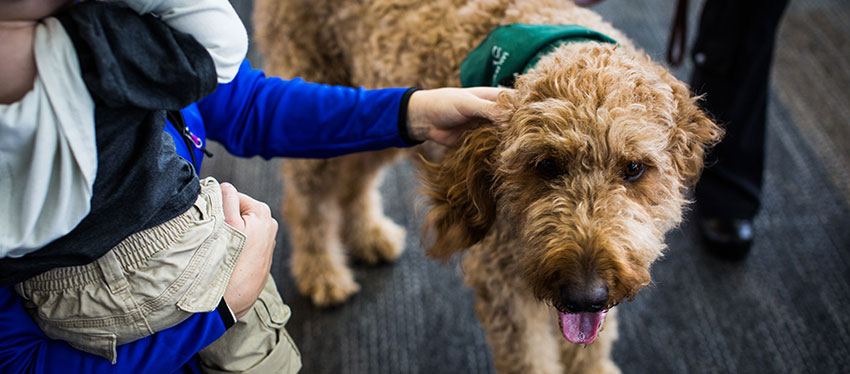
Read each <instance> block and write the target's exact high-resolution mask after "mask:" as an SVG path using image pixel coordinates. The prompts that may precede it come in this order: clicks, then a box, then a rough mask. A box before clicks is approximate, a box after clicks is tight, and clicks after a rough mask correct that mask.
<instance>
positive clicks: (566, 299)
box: [561, 275, 608, 313]
mask: <svg viewBox="0 0 850 374" xmlns="http://www.w3.org/2000/svg"><path fill="white" fill-rule="evenodd" d="M561 302H562V303H563V305H564V307H565V308H567V310H568V311H569V312H571V313H578V312H592V313H595V312H599V311H601V310H602V309H604V308H605V306H606V305H607V304H608V285H607V284H606V283H605V280H604V279H602V277H600V276H598V275H593V276H587V277H584V278H582V279H581V280H580V281H578V282H571V283H567V284H565V285H563V286H561Z"/></svg>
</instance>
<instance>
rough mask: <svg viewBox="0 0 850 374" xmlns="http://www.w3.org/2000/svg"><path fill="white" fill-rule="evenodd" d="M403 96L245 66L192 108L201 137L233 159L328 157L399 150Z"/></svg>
mask: <svg viewBox="0 0 850 374" xmlns="http://www.w3.org/2000/svg"><path fill="white" fill-rule="evenodd" d="M405 91H407V89H406V88H385V89H377V90H366V89H363V88H351V87H341V86H328V85H323V84H317V83H309V82H305V81H304V80H302V79H298V78H296V79H292V80H282V79H279V78H275V77H271V78H266V77H265V75H264V74H263V72H262V71H260V70H254V69H252V68H251V65H250V63H248V61H245V62H243V64H242V66H241V67H240V69H239V73H238V74H237V75H236V78H235V79H234V80H233V81H231V82H230V83H228V84H224V85H220V86H219V87H218V89H217V90H216V91H215V92H213V93H212V94H210V95H209V96H207V97H206V98H204V99H203V100H201V102H200V103H198V106H197V107H198V109H199V110H200V113H201V115H202V117H203V120H204V123H205V125H206V129H207V134H208V136H209V138H210V139H212V140H215V141H217V142H220V143H221V144H223V145H224V146H225V148H227V150H228V151H229V152H231V153H233V154H235V155H237V156H243V157H251V156H255V155H259V156H262V157H264V158H267V159H268V158H272V157H299V158H329V157H334V156H339V155H343V154H347V153H353V152H362V151H370V150H377V149H384V148H388V147H407V146H408V145H407V144H406V143H405V142H404V141H403V140H402V138H401V137H400V136H399V131H398V125H399V124H398V119H399V112H398V111H399V103H400V101H401V97H402V95H403V94H404V92H405ZM189 109H192V107H190V108H189ZM184 113H185V112H184Z"/></svg>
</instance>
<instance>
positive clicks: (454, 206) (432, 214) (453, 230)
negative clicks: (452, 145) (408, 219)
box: [420, 125, 499, 260]
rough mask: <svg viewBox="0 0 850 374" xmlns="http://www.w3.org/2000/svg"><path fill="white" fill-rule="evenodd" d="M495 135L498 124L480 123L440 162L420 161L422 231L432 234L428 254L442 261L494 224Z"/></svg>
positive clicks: (470, 243) (481, 235)
mask: <svg viewBox="0 0 850 374" xmlns="http://www.w3.org/2000/svg"><path fill="white" fill-rule="evenodd" d="M498 139H499V135H498V129H497V128H496V127H494V126H492V125H483V126H481V127H479V128H476V129H474V130H470V131H469V132H468V133H467V134H466V135H465V137H464V140H463V142H462V144H461V145H460V146H459V147H457V148H456V149H452V150H449V151H448V153H447V154H446V156H445V158H443V160H442V161H440V162H439V163H430V162H427V161H425V160H424V159H423V160H421V162H422V165H421V167H420V170H421V178H422V181H423V182H424V193H425V196H427V198H428V200H429V203H430V210H429V211H428V213H427V214H426V216H425V233H426V236H427V234H432V233H433V234H435V238H434V242H433V244H432V245H431V246H430V247H429V248H428V249H427V250H426V253H427V255H428V256H430V257H432V258H437V259H442V260H446V259H448V258H449V257H451V256H452V255H453V254H454V253H457V252H460V251H462V250H464V249H466V248H468V247H470V246H471V245H473V244H475V243H477V242H479V241H481V239H483V238H484V235H486V234H487V231H488V230H489V229H490V226H491V225H492V224H493V221H494V219H495V216H496V204H495V199H494V197H493V195H492V191H491V187H492V184H493V173H492V172H493V170H494V165H493V163H494V160H493V157H494V150H495V149H496V147H497V146H498Z"/></svg>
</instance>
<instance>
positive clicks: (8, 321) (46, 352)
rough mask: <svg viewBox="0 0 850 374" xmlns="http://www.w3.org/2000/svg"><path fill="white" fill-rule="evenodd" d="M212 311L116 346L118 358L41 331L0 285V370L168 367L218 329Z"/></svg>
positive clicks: (209, 340)
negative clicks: (113, 363) (74, 344)
mask: <svg viewBox="0 0 850 374" xmlns="http://www.w3.org/2000/svg"><path fill="white" fill-rule="evenodd" d="M224 331H225V327H224V324H223V323H222V319H221V317H219V315H218V312H215V311H213V312H209V313H197V314H194V315H192V316H191V317H189V318H188V319H187V320H185V321H183V322H181V323H180V324H178V325H176V326H174V327H171V328H169V329H166V330H163V331H160V332H158V333H156V334H154V335H151V336H148V337H146V338H143V339H139V340H136V341H134V342H132V343H127V344H124V345H120V346H118V362H117V363H116V364H115V365H112V364H111V363H110V362H109V360H107V359H105V358H103V357H100V356H96V355H93V354H89V353H86V352H83V351H80V350H77V349H75V348H73V347H71V346H70V345H68V344H67V343H65V342H63V341H59V340H52V339H50V338H48V337H47V336H45V335H44V333H43V332H41V330H40V329H39V328H38V326H37V325H36V324H35V322H33V321H32V320H31V319H30V317H29V316H28V315H27V314H26V312H25V311H24V308H23V306H22V305H21V299H20V297H19V296H18V295H16V294H15V293H14V292H12V290H11V289H10V288H9V287H2V288H0V372H2V373H45V374H47V373H63V374H64V373H69V372H74V373H173V372H175V371H177V370H179V369H180V368H181V367H182V366H183V365H185V364H186V363H187V362H189V360H190V359H191V358H192V356H194V355H195V353H196V352H198V351H200V350H201V349H203V348H204V347H206V346H207V345H209V344H210V343H212V342H213V341H215V340H216V339H218V338H219V337H220V336H221V335H222V334H224Z"/></svg>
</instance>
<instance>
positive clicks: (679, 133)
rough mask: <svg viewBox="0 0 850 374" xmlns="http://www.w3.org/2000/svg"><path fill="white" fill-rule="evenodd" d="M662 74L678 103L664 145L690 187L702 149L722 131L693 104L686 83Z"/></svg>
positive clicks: (699, 169)
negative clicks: (667, 139)
mask: <svg viewBox="0 0 850 374" xmlns="http://www.w3.org/2000/svg"><path fill="white" fill-rule="evenodd" d="M666 78H667V80H668V82H670V86H671V87H672V88H673V96H674V98H675V100H676V102H677V106H678V110H677V113H676V114H675V115H674V120H675V122H676V127H675V128H674V129H673V132H672V133H671V135H670V142H669V146H668V147H669V150H670V152H671V153H672V154H673V156H674V157H673V166H674V167H675V168H676V171H677V172H678V174H679V177H680V178H681V179H682V180H683V181H684V183H685V185H686V186H688V187H692V186H693V185H694V184H696V182H697V180H698V179H699V176H700V173H702V168H703V165H704V162H705V161H704V159H705V155H706V151H707V150H708V149H709V148H711V147H713V146H714V145H715V144H717V142H719V141H720V138H722V137H723V133H724V131H723V129H722V128H720V126H718V125H717V124H716V123H714V121H712V120H711V119H709V118H708V116H706V114H705V113H704V112H703V111H702V110H701V109H700V108H699V107H698V106H697V105H696V100H697V99H698V98H695V97H692V96H691V93H690V90H689V89H688V87H687V85H685V84H684V83H682V82H681V81H679V80H678V79H676V78H674V77H673V76H672V75H671V74H669V73H667V74H666Z"/></svg>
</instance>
